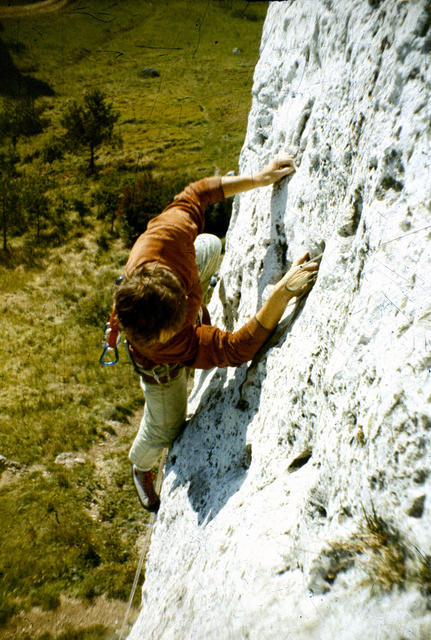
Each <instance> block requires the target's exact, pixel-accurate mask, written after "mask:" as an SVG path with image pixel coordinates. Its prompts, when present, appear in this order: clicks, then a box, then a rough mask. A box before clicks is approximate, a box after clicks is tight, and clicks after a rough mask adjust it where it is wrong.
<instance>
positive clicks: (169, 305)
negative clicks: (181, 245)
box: [114, 264, 187, 349]
mask: <svg viewBox="0 0 431 640" xmlns="http://www.w3.org/2000/svg"><path fill="white" fill-rule="evenodd" d="M114 303H115V309H116V312H117V316H118V320H119V322H120V325H121V326H122V328H123V330H124V332H125V335H126V338H127V339H128V340H129V341H130V342H131V343H132V344H133V345H136V347H137V348H138V349H139V346H141V347H142V348H145V347H148V346H149V345H151V344H154V343H156V342H167V341H168V340H169V339H170V338H172V337H173V336H174V335H175V334H176V333H178V331H179V330H180V329H181V328H182V326H183V325H184V322H185V319H186V313H187V297H186V292H185V290H184V288H183V286H182V285H181V282H180V281H179V279H178V278H177V276H176V275H175V274H174V273H172V271H171V270H170V269H167V268H165V267H161V266H160V265H158V264H150V265H146V266H142V267H139V268H138V269H135V270H134V271H133V272H132V273H131V274H130V275H129V276H125V277H124V278H123V280H122V281H121V282H120V284H119V285H118V287H117V290H116V292H115V297H114Z"/></svg>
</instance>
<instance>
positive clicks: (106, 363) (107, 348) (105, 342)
mask: <svg viewBox="0 0 431 640" xmlns="http://www.w3.org/2000/svg"><path fill="white" fill-rule="evenodd" d="M110 333H111V327H110V326H109V322H107V323H106V324H105V335H104V336H103V340H102V345H103V353H102V355H101V356H100V359H99V362H100V364H101V365H102V367H112V365H114V364H117V363H118V361H119V359H120V356H119V353H118V344H119V342H120V335H118V338H117V344H116V345H115V347H110V346H109V334H110ZM110 351H113V352H114V355H113V357H112V358H111V359H110V360H106V359H105V358H106V357H107V354H108V353H109V352H110Z"/></svg>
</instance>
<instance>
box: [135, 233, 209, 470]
mask: <svg viewBox="0 0 431 640" xmlns="http://www.w3.org/2000/svg"><path fill="white" fill-rule="evenodd" d="M195 251H196V262H197V265H198V269H199V277H200V281H201V285H202V292H203V296H204V298H205V294H206V292H207V290H208V287H209V284H210V280H211V277H212V276H213V274H214V273H215V271H216V270H217V268H218V266H219V262H220V254H221V241H220V239H219V238H217V236H213V235H212V234H209V233H202V234H200V235H199V236H198V237H197V238H196V241H195ZM141 387H142V390H143V392H144V397H145V409H144V415H143V417H142V420H141V425H140V427H139V431H138V433H137V435H136V438H135V440H134V442H133V445H132V448H131V449H130V453H129V458H130V460H131V462H132V463H133V464H135V465H136V466H137V467H139V468H140V469H142V470H144V471H146V470H149V469H151V468H152V467H153V466H154V465H155V464H156V462H157V459H158V457H159V455H160V453H161V450H162V449H163V448H164V447H170V446H171V445H172V443H173V441H174V440H175V438H176V437H177V436H178V434H179V433H180V431H181V428H182V426H183V424H184V420H185V417H186V413H187V369H186V367H183V368H182V369H181V370H180V372H179V374H178V375H177V376H176V377H175V378H174V379H173V380H171V381H170V382H169V383H166V384H149V383H148V382H145V381H144V380H143V379H142V378H141Z"/></svg>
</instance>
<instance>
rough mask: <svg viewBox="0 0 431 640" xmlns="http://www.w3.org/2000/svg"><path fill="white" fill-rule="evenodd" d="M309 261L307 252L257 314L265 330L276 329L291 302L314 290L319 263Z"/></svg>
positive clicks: (278, 284)
mask: <svg viewBox="0 0 431 640" xmlns="http://www.w3.org/2000/svg"><path fill="white" fill-rule="evenodd" d="M309 259H310V254H309V253H308V252H307V253H306V254H305V255H303V256H302V258H299V260H297V261H296V262H295V263H294V264H293V265H292V266H291V268H290V269H289V271H288V272H287V273H286V274H285V275H284V276H283V277H282V278H281V280H279V281H278V282H277V284H276V285H275V286H274V288H273V290H272V291H271V293H270V295H269V298H268V299H267V300H266V302H264V303H263V305H262V306H261V308H260V309H259V311H258V312H257V313H256V320H257V321H258V322H259V324H260V325H262V327H264V328H265V329H269V330H271V331H272V330H273V329H275V327H276V326H277V325H278V323H279V321H280V318H281V317H282V315H283V313H284V311H285V309H286V307H287V305H288V303H289V302H290V300H292V298H295V297H299V296H301V295H302V294H304V293H307V291H309V290H310V289H311V288H312V286H313V284H314V283H315V281H316V276H317V270H318V269H319V265H318V263H317V262H307V260H309Z"/></svg>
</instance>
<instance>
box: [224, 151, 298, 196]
mask: <svg viewBox="0 0 431 640" xmlns="http://www.w3.org/2000/svg"><path fill="white" fill-rule="evenodd" d="M294 171H295V165H294V163H293V160H292V158H291V157H290V156H281V157H280V158H274V159H273V160H271V162H270V163H269V164H267V166H266V167H264V169H262V170H261V171H258V172H257V173H253V174H250V175H244V176H223V177H222V179H221V184H222V188H223V192H224V195H225V198H228V197H229V196H234V195H235V194H236V193H242V192H243V191H249V190H250V189H256V188H257V187H266V186H268V185H269V184H273V183H274V182H277V181H278V180H281V178H284V177H285V176H289V175H290V174H291V173H293V172H294Z"/></svg>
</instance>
